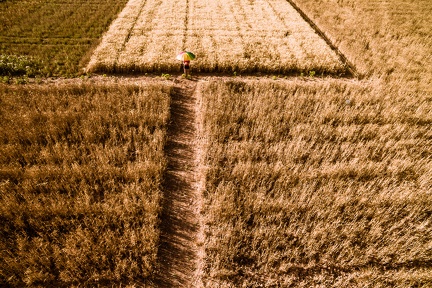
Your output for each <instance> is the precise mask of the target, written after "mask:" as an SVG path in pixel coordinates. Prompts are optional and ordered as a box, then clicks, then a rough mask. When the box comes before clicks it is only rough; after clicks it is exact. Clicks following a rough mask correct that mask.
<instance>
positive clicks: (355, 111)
mask: <svg viewBox="0 0 432 288" xmlns="http://www.w3.org/2000/svg"><path fill="white" fill-rule="evenodd" d="M388 92H389V91H386V88H384V87H380V85H377V83H369V84H365V83H362V82H357V81H343V80H327V81H301V80H292V81H279V82H276V81H263V80H256V81H246V80H244V81H241V80H237V81H235V80H232V81H227V82H221V81H214V82H211V83H209V84H208V85H207V86H206V87H205V88H204V89H203V97H204V101H203V102H204V104H203V107H202V109H203V111H204V121H205V131H206V135H207V136H208V143H209V146H208V151H207V153H206V163H205V164H206V166H207V167H209V168H208V169H209V170H208V173H207V175H206V192H205V198H206V205H205V216H206V221H207V222H206V223H207V224H208V227H207V230H206V235H207V242H206V245H205V247H206V252H207V258H206V265H207V266H206V270H205V271H206V275H205V281H206V283H207V287H388V286H387V285H390V286H396V287H427V285H429V284H431V283H432V282H431V281H432V277H431V275H432V269H431V266H430V263H431V262H430V261H431V254H430V253H431V251H430V247H431V244H432V242H431V241H432V240H431V239H432V238H431V231H432V230H431V222H430V219H431V213H432V210H431V209H432V206H431V205H430V204H431V203H432V194H431V191H432V150H431V149H430V147H431V145H432V130H431V124H432V114H431V113H430V111H431V110H430V109H431V106H432V104H431V102H430V98H428V97H427V96H419V97H417V98H415V99H414V98H410V97H407V95H392V94H387V93H388ZM260 285H261V286H260Z"/></svg>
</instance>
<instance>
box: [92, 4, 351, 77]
mask: <svg viewBox="0 0 432 288" xmlns="http://www.w3.org/2000/svg"><path fill="white" fill-rule="evenodd" d="M186 48H187V49H188V50H191V51H193V52H194V53H195V54H196V55H198V57H197V60H196V61H195V63H194V69H195V70H196V71H206V72H214V71H218V72H234V71H236V72H237V73H250V72H268V73H292V72H302V71H303V72H308V71H315V72H317V73H321V72H322V73H333V74H335V73H342V72H343V71H344V67H343V65H342V63H341V62H340V61H339V59H338V56H337V55H336V53H335V52H334V51H332V50H331V48H330V47H329V46H328V45H327V44H326V43H325V41H324V40H323V39H322V38H320V36H319V35H318V34H316V33H315V31H314V30H313V29H312V28H311V27H310V25H309V24H308V23H307V22H306V21H305V20H304V19H303V18H302V17H301V16H300V15H299V14H298V12H297V11H296V10H295V9H294V8H292V7H291V6H290V5H289V3H288V2H287V1H283V0H267V1H246V0H228V1H207V2H203V1H198V0H193V1H174V0H170V1H156V0H151V1H137V0H131V1H130V2H129V3H128V4H127V6H126V8H125V9H124V11H123V12H122V13H121V14H120V15H119V17H118V18H117V19H116V20H115V21H114V22H113V24H112V25H111V28H110V29H109V31H108V32H107V34H106V35H105V36H104V38H103V39H102V43H101V44H100V46H99V47H98V48H97V49H96V51H95V53H94V55H93V56H92V59H91V61H90V63H89V65H88V67H87V69H88V70H89V71H100V72H133V71H141V72H153V71H177V70H178V67H179V66H178V64H179V63H178V62H177V61H176V60H175V58H174V57H175V55H176V53H178V52H179V51H181V50H182V49H186Z"/></svg>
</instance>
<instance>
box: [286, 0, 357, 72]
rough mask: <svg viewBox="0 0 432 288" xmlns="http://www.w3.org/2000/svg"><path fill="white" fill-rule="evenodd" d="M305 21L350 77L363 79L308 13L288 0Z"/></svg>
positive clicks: (291, 0)
mask: <svg viewBox="0 0 432 288" xmlns="http://www.w3.org/2000/svg"><path fill="white" fill-rule="evenodd" d="M286 1H287V2H288V3H289V4H290V5H291V6H292V7H293V8H294V9H295V10H296V11H297V12H298V13H299V14H300V16H301V17H302V18H303V20H305V21H306V22H307V23H308V24H309V25H310V26H311V27H312V29H313V30H315V32H316V33H317V34H318V35H319V36H320V37H321V38H322V39H323V40H324V41H325V42H326V44H327V45H328V46H329V47H330V48H331V49H332V50H333V51H334V52H335V53H336V55H337V56H338V57H339V60H340V61H341V62H342V63H343V64H344V65H345V68H346V69H347V71H348V73H349V74H351V75H350V76H353V77H355V78H357V79H361V78H363V77H362V75H360V74H359V73H358V71H357V69H356V68H355V66H354V65H353V64H352V63H351V62H350V61H349V60H348V58H347V57H346V56H345V55H344V54H343V53H342V52H341V51H340V50H339V48H337V47H336V46H335V45H334V44H333V43H332V41H330V39H329V38H328V37H327V36H326V34H325V33H324V32H323V31H321V29H320V28H319V27H318V26H317V25H316V24H315V23H314V22H313V21H312V19H310V18H309V17H308V16H307V15H306V13H304V12H303V10H302V9H300V7H298V6H297V4H296V3H294V1H293V0H286Z"/></svg>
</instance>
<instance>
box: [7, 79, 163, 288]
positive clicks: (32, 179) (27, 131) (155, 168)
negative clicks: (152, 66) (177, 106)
mask: <svg viewBox="0 0 432 288" xmlns="http://www.w3.org/2000/svg"><path fill="white" fill-rule="evenodd" d="M169 93H170V88H169V87H167V86H164V85H161V84H159V85H144V86H142V85H141V86H138V85H135V86H134V85H127V86H126V85H121V84H117V85H115V84H111V85H97V84H93V85H90V84H82V85H79V84H76V85H67V86H63V87H58V86H54V85H44V86H37V87H25V88H24V87H13V86H12V87H7V86H6V87H4V86H0V103H1V105H0V122H1V123H2V125H1V129H0V151H1V153H0V222H1V223H2V224H1V225H0V227H1V235H2V236H1V237H2V239H1V241H0V243H1V244H0V247H1V249H0V259H1V260H0V284H1V285H6V286H9V287H10V286H12V287H24V286H25V285H28V286H30V287H35V286H37V285H42V286H44V287H47V285H48V286H57V287H59V286H69V287H70V286H74V285H78V286H80V285H86V286H94V285H104V283H105V284H107V283H109V284H110V285H113V284H116V283H117V284H127V283H145V281H146V279H147V278H149V276H152V273H153V271H154V269H155V264H156V253H157V245H158V240H159V228H158V215H159V211H160V209H161V208H160V198H161V190H160V189H161V187H160V185H161V181H162V177H163V173H164V171H165V167H166V159H165V155H164V152H163V147H164V145H165V141H166V139H165V137H166V136H165V135H166V124H167V121H168V119H169V103H170V98H169ZM117 284H116V285H117Z"/></svg>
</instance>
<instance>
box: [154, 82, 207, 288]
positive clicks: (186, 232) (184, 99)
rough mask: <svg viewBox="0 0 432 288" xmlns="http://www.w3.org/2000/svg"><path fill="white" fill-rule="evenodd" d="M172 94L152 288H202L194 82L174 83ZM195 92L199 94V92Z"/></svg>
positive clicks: (199, 190)
mask: <svg viewBox="0 0 432 288" xmlns="http://www.w3.org/2000/svg"><path fill="white" fill-rule="evenodd" d="M177 81H178V82H177V84H176V85H175V87H174V93H173V94H172V103H171V122H170V124H169V127H168V135H167V136H168V139H167V145H166V153H167V157H168V169H167V175H166V177H165V178H166V180H165V183H164V193H165V194H164V200H163V203H162V207H163V210H162V215H161V221H162V222H161V238H160V246H159V252H158V259H159V273H158V275H157V278H156V281H155V284H156V285H157V287H188V288H192V287H202V284H201V280H200V279H201V277H200V275H201V272H200V271H201V270H202V259H203V253H202V252H203V251H204V248H203V246H202V244H203V228H202V220H201V206H202V198H201V194H202V190H201V188H202V183H203V181H202V176H201V174H202V173H200V165H199V163H200V155H202V153H201V148H200V147H201V146H200V137H199V130H200V128H199V125H200V124H199V120H198V119H199V109H198V105H199V102H198V101H199V99H198V98H197V95H198V93H195V91H196V86H197V82H196V81H191V80H185V79H181V80H177ZM198 90H199V89H198Z"/></svg>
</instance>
